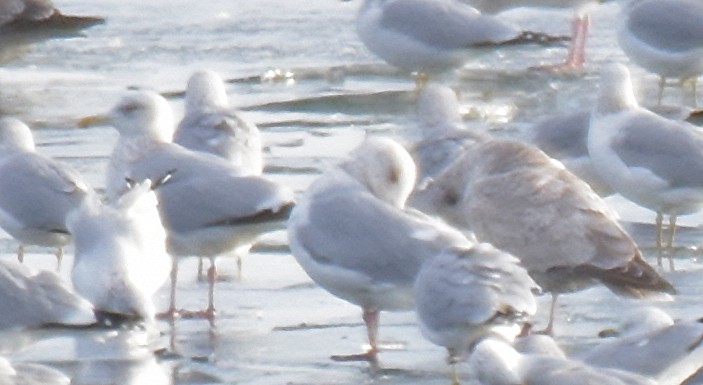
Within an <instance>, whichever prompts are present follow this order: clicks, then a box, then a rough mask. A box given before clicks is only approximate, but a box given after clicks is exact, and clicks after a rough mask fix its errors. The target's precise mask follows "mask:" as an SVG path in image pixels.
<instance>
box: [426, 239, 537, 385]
mask: <svg viewBox="0 0 703 385" xmlns="http://www.w3.org/2000/svg"><path fill="white" fill-rule="evenodd" d="M538 290H539V287H538V286H537V284H536V283H535V282H534V281H533V280H532V278H530V276H529V275H528V273H527V271H526V270H525V269H524V268H523V267H522V266H520V261H519V260H518V259H517V258H515V257H513V256H512V255H510V254H507V253H504V252H502V251H500V250H498V249H496V248H495V247H493V246H491V245H490V244H487V243H480V244H476V245H474V246H471V247H459V248H449V249H447V250H445V251H444V252H442V253H441V254H439V255H437V256H436V257H433V258H431V259H430V260H429V261H427V262H425V264H424V265H423V266H422V269H420V273H419V274H418V276H417V280H416V281H415V297H416V300H415V302H416V311H417V315H418V322H419V325H420V331H421V332H422V334H423V335H424V336H425V337H426V338H427V339H428V340H430V341H432V342H433V343H435V344H437V345H440V346H444V347H446V348H447V352H448V353H449V357H448V361H449V363H450V364H452V366H453V369H454V383H455V384H458V383H459V380H458V377H457V372H456V364H457V363H458V362H461V361H463V360H464V359H465V358H466V354H467V353H468V350H469V348H470V347H471V346H472V345H473V344H475V343H476V342H477V341H479V340H480V339H482V338H485V337H486V336H500V337H502V338H505V339H506V340H508V341H512V340H513V339H514V338H515V336H516V335H517V334H518V333H519V332H520V329H521V325H520V323H522V322H525V321H526V319H527V317H529V316H531V315H533V314H534V313H535V311H536V310H537V304H536V300H535V297H534V294H533V292H536V291H538Z"/></svg>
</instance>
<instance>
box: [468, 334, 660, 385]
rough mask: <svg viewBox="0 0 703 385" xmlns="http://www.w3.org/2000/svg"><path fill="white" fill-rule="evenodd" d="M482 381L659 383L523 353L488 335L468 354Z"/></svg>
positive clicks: (504, 384)
mask: <svg viewBox="0 0 703 385" xmlns="http://www.w3.org/2000/svg"><path fill="white" fill-rule="evenodd" d="M469 366H470V367H471V369H472V373H474V376H475V378H476V379H477V380H478V383H479V384H480V385H514V384H525V385H579V384H589V385H656V384H657V382H655V381H654V380H652V379H650V378H647V377H644V376H640V375H637V374H634V373H630V372H627V371H622V370H616V369H606V368H598V367H592V366H589V365H586V364H584V363H582V362H579V361H576V360H571V359H568V358H563V357H558V356H553V355H545V354H534V353H520V352H518V351H517V350H515V348H514V347H512V346H511V345H510V344H509V343H508V342H507V341H505V340H500V339H497V338H486V339H484V340H482V341H481V342H479V343H478V344H477V345H476V346H475V348H474V349H473V351H472V353H471V356H470V357H469Z"/></svg>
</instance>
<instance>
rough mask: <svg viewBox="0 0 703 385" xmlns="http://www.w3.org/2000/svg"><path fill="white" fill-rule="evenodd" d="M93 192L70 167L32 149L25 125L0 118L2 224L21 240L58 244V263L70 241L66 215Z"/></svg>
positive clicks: (20, 256)
mask: <svg viewBox="0 0 703 385" xmlns="http://www.w3.org/2000/svg"><path fill="white" fill-rule="evenodd" d="M91 193H92V188H90V187H89V186H88V183H87V182H86V181H85V179H84V178H83V177H82V176H81V175H80V174H79V173H78V172H77V171H76V170H74V169H73V168H72V167H70V166H69V165H67V164H64V163H60V162H58V161H56V160H54V159H52V158H49V157H47V156H45V155H42V154H40V153H38V152H36V148H35V146H34V138H33V137H32V132H31V131H30V129H29V127H27V125H25V124H24V123H22V122H21V121H19V120H17V119H15V118H11V117H2V118H0V227H2V228H3V230H5V231H6V232H8V233H9V234H10V235H11V236H12V237H14V238H15V239H17V240H18V241H19V242H20V246H19V247H18V249H17V257H18V259H19V260H20V262H21V261H23V259H24V245H38V246H46V247H55V248H56V259H57V261H58V262H57V266H58V267H60V266H61V258H62V256H63V247H64V246H66V245H67V244H68V243H69V242H70V241H71V235H70V233H69V231H68V229H67V228H66V223H65V222H66V216H67V215H68V213H69V212H70V211H71V210H73V209H75V208H77V207H78V206H80V204H81V202H83V200H84V199H85V198H86V196H87V195H89V194H91Z"/></svg>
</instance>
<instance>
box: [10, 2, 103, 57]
mask: <svg viewBox="0 0 703 385" xmlns="http://www.w3.org/2000/svg"><path fill="white" fill-rule="evenodd" d="M104 22H105V19H103V18H102V17H96V16H73V15H64V14H62V13H61V12H60V11H59V10H58V9H56V7H55V6H54V5H53V3H52V2H51V1H50V0H3V1H1V2H0V54H3V53H7V52H5V51H7V50H8V49H10V48H15V47H18V46H22V45H25V44H28V43H33V42H35V41H39V40H44V39H48V38H52V37H61V36H76V35H78V34H79V33H80V31H81V30H82V29H85V28H88V27H91V26H94V25H97V24H102V23H104Z"/></svg>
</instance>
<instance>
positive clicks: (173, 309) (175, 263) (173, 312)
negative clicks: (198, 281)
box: [157, 257, 178, 319]
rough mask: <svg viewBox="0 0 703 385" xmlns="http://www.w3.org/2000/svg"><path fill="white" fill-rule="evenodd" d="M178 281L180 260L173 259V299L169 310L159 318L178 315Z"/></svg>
mask: <svg viewBox="0 0 703 385" xmlns="http://www.w3.org/2000/svg"><path fill="white" fill-rule="evenodd" d="M177 281H178V260H177V259H176V258H175V257H172V261H171V299H170V303H169V306H168V310H166V311H165V312H163V313H159V314H157V317H163V318H171V319H173V318H175V317H176V315H178V310H177V309H176V282H177Z"/></svg>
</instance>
